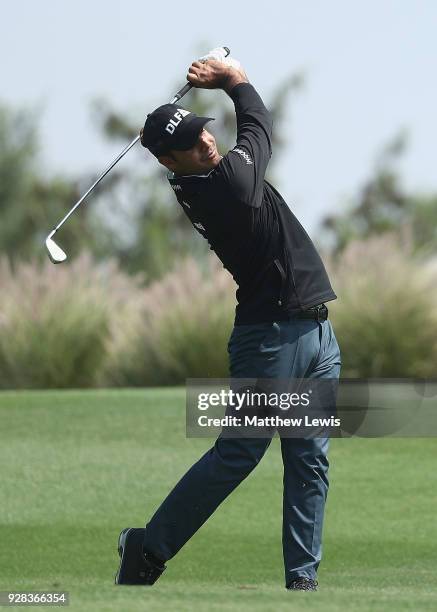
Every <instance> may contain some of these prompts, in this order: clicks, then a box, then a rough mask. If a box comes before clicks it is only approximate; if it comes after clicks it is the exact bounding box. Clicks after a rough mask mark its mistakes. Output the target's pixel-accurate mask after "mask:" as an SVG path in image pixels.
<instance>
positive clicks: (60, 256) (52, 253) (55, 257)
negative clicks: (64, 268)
mask: <svg viewBox="0 0 437 612" xmlns="http://www.w3.org/2000/svg"><path fill="white" fill-rule="evenodd" d="M221 49H222V50H223V57H227V56H228V55H229V53H230V50H229V49H228V47H221ZM192 87H193V86H192V85H191V83H187V84H186V85H184V86H183V87H182V88H181V89H180V90H179V91H178V92H177V93H176V94H175V95H174V96H173V98H172V99H171V100H170V104H176V102H178V101H179V100H180V99H181V98H183V97H184V96H185V94H186V93H188V92H189V91H190V89H191V88H192ZM139 139H140V135H139V134H138V136H136V137H135V138H134V140H132V142H131V143H129V144H128V145H127V146H126V147H125V148H124V149H123V151H122V152H121V153H119V155H117V157H116V158H115V159H114V160H113V161H112V162H111V163H110V164H109V166H108V167H107V168H105V170H104V171H103V172H102V174H101V175H100V176H99V178H98V179H97V180H96V181H95V182H94V183H93V184H92V185H91V187H90V188H89V189H88V191H87V192H86V193H84V195H83V196H82V197H81V198H80V200H78V201H77V202H76V204H75V205H74V206H73V208H72V209H71V210H70V211H69V212H68V213H67V214H66V215H65V217H64V218H63V219H62V221H60V222H59V223H58V225H57V226H56V227H55V228H54V229H53V230H52V231H51V232H50V234H49V235H48V236H47V238H46V247H47V250H48V253H49V257H50V259H51V261H52V262H53V263H55V264H57V263H62V262H63V261H65V260H66V259H67V255H66V253H65V252H64V251H63V250H62V249H61V247H60V246H59V245H57V244H56V242H55V241H54V240H53V236H54V235H55V234H56V232H57V231H58V229H59V228H60V227H62V225H64V223H65V222H66V221H67V219H68V218H69V217H70V216H71V215H72V214H73V213H74V211H75V210H76V208H77V207H78V206H80V204H82V202H83V201H84V200H85V199H86V198H87V197H88V196H89V194H90V193H91V192H92V191H93V189H94V188H95V187H97V185H98V184H99V183H100V181H101V180H102V179H103V178H104V177H105V176H106V175H107V174H108V172H109V171H110V170H112V168H113V167H114V166H115V165H116V164H117V163H118V162H119V161H120V159H121V158H122V157H124V156H125V155H126V153H127V152H128V151H129V150H130V149H131V148H132V147H133V146H134V145H135V144H136V143H137V142H138V141H139Z"/></svg>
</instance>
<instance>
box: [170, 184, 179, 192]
mask: <svg viewBox="0 0 437 612" xmlns="http://www.w3.org/2000/svg"><path fill="white" fill-rule="evenodd" d="M171 188H172V189H173V190H174V191H182V187H181V186H180V185H178V184H176V185H172V186H171Z"/></svg>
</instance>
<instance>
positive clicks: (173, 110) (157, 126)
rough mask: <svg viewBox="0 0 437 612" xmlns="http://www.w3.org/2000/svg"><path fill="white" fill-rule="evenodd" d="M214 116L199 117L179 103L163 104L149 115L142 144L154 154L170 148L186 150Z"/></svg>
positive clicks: (192, 144)
mask: <svg viewBox="0 0 437 612" xmlns="http://www.w3.org/2000/svg"><path fill="white" fill-rule="evenodd" d="M208 121H214V119H213V118H212V117H198V116H197V115H196V113H192V112H190V111H187V110H186V109H185V108H183V107H182V106H178V105H177V104H163V105H162V106H159V107H158V108H157V109H155V110H154V111H153V113H150V114H149V115H147V119H146V122H145V124H144V128H143V133H142V136H141V144H142V145H143V147H146V148H147V149H149V151H150V152H151V153H153V154H154V155H162V154H164V153H166V152H167V151H169V150H170V149H176V150H177V151H186V150H187V149H191V147H194V145H195V144H196V140H197V138H198V136H199V132H200V130H201V129H202V128H203V126H204V125H205V123H208Z"/></svg>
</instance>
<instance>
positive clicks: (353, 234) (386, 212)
mask: <svg viewBox="0 0 437 612" xmlns="http://www.w3.org/2000/svg"><path fill="white" fill-rule="evenodd" d="M406 148H407V137H406V134H405V132H400V133H399V134H397V135H396V136H395V137H394V138H393V139H392V140H391V141H390V142H389V143H387V144H386V145H385V146H384V147H383V149H382V151H381V153H380V154H379V155H378V157H377V160H376V163H375V166H374V169H373V172H372V174H371V175H370V177H369V178H368V179H367V180H366V182H365V183H364V185H363V186H362V187H360V188H359V190H358V192H357V194H355V195H354V196H353V197H351V198H350V200H349V201H348V202H347V206H346V209H345V210H344V211H342V212H341V213H338V214H335V215H329V216H326V217H325V218H324V219H323V221H322V227H323V228H324V229H325V230H327V232H328V235H329V234H330V236H331V239H332V245H333V251H334V252H335V253H337V254H338V253H340V252H342V251H343V250H344V249H345V247H346V246H347V245H348V244H349V243H350V242H351V241H353V240H357V239H359V240H362V239H366V238H368V237H370V236H375V235H380V234H384V233H386V232H397V233H402V232H407V233H408V236H409V238H410V239H411V240H412V242H413V249H414V251H415V252H420V253H421V254H426V253H432V252H435V251H436V250H437V194H421V193H409V192H408V191H407V189H406V188H405V187H404V185H403V182H402V177H401V175H400V173H399V170H398V167H397V164H398V162H399V160H400V159H401V157H402V155H403V154H404V153H405V151H406Z"/></svg>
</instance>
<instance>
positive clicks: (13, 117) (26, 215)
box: [0, 106, 98, 262]
mask: <svg viewBox="0 0 437 612" xmlns="http://www.w3.org/2000/svg"><path fill="white" fill-rule="evenodd" d="M38 150H39V144H38V134H37V124H36V113H32V112H29V111H28V110H27V109H22V110H12V109H10V108H8V107H6V106H0V214H1V223H0V251H1V252H2V253H3V254H5V255H7V256H8V258H9V260H10V261H11V262H14V261H16V260H18V259H20V260H29V259H31V258H34V257H36V258H42V257H46V254H45V248H44V240H45V238H46V236H47V234H48V233H49V230H50V228H51V227H53V225H54V224H55V223H57V222H58V221H59V219H60V218H61V216H63V215H64V214H65V213H66V212H67V211H68V209H69V208H71V206H72V204H73V203H74V202H75V201H76V200H77V199H78V198H79V197H80V192H81V191H82V188H83V186H82V184H81V182H80V181H72V180H67V179H66V178H64V177H61V176H54V177H51V178H47V177H45V176H44V175H43V173H42V171H41V168H40V167H39V164H38ZM94 226H95V220H94V219H93V214H92V211H85V212H83V213H82V214H80V215H75V216H74V218H72V219H71V221H70V222H69V231H68V232H65V233H64V235H63V237H62V241H63V242H62V244H63V246H65V247H66V249H67V251H69V252H79V250H80V249H81V248H82V247H84V246H85V245H87V246H89V247H91V248H92V246H93V245H95V242H94V240H92V239H91V238H92V236H93V235H94V233H95V231H94ZM96 252H98V249H97V248H96Z"/></svg>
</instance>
